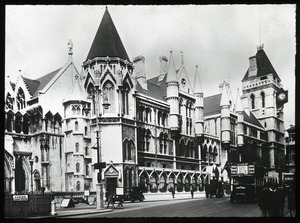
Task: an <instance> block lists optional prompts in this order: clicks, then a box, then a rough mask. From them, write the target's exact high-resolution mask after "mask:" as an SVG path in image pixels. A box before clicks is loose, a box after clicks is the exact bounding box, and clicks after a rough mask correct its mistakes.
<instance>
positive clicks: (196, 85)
mask: <svg viewBox="0 0 300 223" xmlns="http://www.w3.org/2000/svg"><path fill="white" fill-rule="evenodd" d="M196 93H203V90H202V85H201V81H200V73H199V69H198V65H196V72H195V80H194V94H196Z"/></svg>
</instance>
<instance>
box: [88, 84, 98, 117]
mask: <svg viewBox="0 0 300 223" xmlns="http://www.w3.org/2000/svg"><path fill="white" fill-rule="evenodd" d="M87 93H88V98H89V99H90V100H92V105H93V106H92V107H93V115H94V114H96V110H95V94H94V85H93V84H92V83H89V85H88V87H87Z"/></svg>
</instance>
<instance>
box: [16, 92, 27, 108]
mask: <svg viewBox="0 0 300 223" xmlns="http://www.w3.org/2000/svg"><path fill="white" fill-rule="evenodd" d="M17 107H18V110H20V109H23V108H25V107H26V106H25V94H24V91H23V89H22V88H19V90H18V93H17Z"/></svg>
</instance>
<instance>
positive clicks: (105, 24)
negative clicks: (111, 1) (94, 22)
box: [86, 8, 130, 61]
mask: <svg viewBox="0 0 300 223" xmlns="http://www.w3.org/2000/svg"><path fill="white" fill-rule="evenodd" d="M106 56H109V57H120V58H122V59H124V60H128V61H130V60H129V57H128V55H127V52H126V50H125V48H124V46H123V43H122V40H121V38H120V36H119V34H118V31H117V29H116V27H115V25H114V23H113V21H112V18H111V16H110V14H109V12H108V10H107V8H106V10H105V12H104V15H103V17H102V20H101V23H100V25H99V28H98V31H97V33H96V35H95V38H94V41H93V43H92V46H91V48H90V51H89V53H88V56H87V58H86V60H88V59H93V58H95V57H106Z"/></svg>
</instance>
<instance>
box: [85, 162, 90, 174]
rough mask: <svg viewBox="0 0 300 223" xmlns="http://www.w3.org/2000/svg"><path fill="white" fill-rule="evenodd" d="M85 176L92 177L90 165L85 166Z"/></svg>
mask: <svg viewBox="0 0 300 223" xmlns="http://www.w3.org/2000/svg"><path fill="white" fill-rule="evenodd" d="M85 175H86V176H89V175H90V167H89V165H86V166H85Z"/></svg>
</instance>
